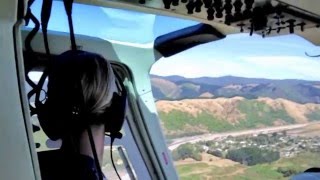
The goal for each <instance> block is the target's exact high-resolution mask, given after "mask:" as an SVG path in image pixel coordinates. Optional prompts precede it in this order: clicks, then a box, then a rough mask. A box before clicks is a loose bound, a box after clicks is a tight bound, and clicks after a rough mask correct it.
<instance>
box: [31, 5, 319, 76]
mask: <svg viewBox="0 0 320 180" xmlns="http://www.w3.org/2000/svg"><path fill="white" fill-rule="evenodd" d="M40 8H41V1H35V3H34V5H33V7H32V10H33V13H34V14H35V15H36V16H37V17H39V16H40ZM73 19H74V27H75V28H74V29H75V32H76V33H77V34H83V35H87V36H94V37H99V38H102V39H105V40H109V41H112V40H113V41H118V42H127V43H131V44H133V45H137V46H138V45H147V46H151V47H152V46H153V40H154V39H155V38H156V37H157V36H160V35H163V34H166V33H169V32H172V31H175V30H178V29H181V28H184V27H188V26H192V25H195V24H197V22H194V21H188V20H181V19H176V18H170V17H165V16H156V15H152V14H144V13H139V12H133V11H126V10H118V9H111V8H99V7H94V6H87V5H79V4H75V5H74V7H73ZM29 27H32V23H30V24H29ZM49 30H55V31H62V32H68V24H67V18H66V15H65V12H64V7H63V4H62V2H57V1H54V4H53V9H52V16H51V19H50V22H49ZM306 52H307V53H309V54H320V48H319V47H317V46H314V45H313V44H311V43H310V42H308V41H306V40H304V39H303V38H301V37H299V36H296V35H286V36H277V37H268V38H262V37H261V36H258V35H253V36H249V35H248V34H244V33H242V34H235V35H228V36H227V37H226V38H224V39H222V40H218V41H215V42H211V43H207V44H204V45H200V46H196V47H194V48H192V49H189V50H186V51H184V52H182V53H179V54H177V55H174V56H172V57H169V58H162V59H160V60H159V61H157V62H156V63H155V65H154V66H153V67H152V69H151V71H150V73H151V74H156V75H163V76H168V75H180V76H184V77H202V76H209V77H220V76H226V75H232V76H240V77H258V78H269V79H305V80H320V73H319V72H320V70H318V69H320V58H310V57H307V56H306V55H305V53H306Z"/></svg>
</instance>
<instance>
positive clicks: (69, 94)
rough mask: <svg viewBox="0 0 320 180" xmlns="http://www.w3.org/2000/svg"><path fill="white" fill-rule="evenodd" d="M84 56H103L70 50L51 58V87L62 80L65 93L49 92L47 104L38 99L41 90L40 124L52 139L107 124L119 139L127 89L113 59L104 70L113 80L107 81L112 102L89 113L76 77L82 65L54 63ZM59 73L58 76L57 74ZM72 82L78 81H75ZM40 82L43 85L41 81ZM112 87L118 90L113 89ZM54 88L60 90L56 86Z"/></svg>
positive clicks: (38, 107)
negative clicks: (100, 111) (114, 66)
mask: <svg viewBox="0 0 320 180" xmlns="http://www.w3.org/2000/svg"><path fill="white" fill-rule="evenodd" d="M81 58H101V57H100V56H99V55H97V54H95V53H90V52H85V51H67V52H64V53H62V54H61V55H58V56H56V57H55V58H54V59H52V60H51V63H50V64H49V67H48V69H49V70H48V73H47V74H48V81H49V83H48V89H49V88H51V89H53V88H56V87H53V86H56V84H55V83H57V82H58V81H62V82H63V87H64V88H63V89H59V90H58V91H62V90H64V92H62V93H60V95H59V97H52V96H51V94H50V91H48V94H47V97H46V101H45V102H44V103H42V102H41V101H40V100H39V93H40V92H38V93H37V95H38V97H36V101H35V105H36V109H37V115H38V119H39V122H40V125H41V127H42V129H43V131H44V132H45V133H46V135H47V136H48V137H49V138H50V139H52V140H57V139H59V138H61V137H63V136H64V135H67V134H68V133H70V131H82V130H84V129H86V127H88V126H89V125H92V124H105V132H106V133H108V135H109V136H110V137H113V138H119V139H120V138H121V137H122V134H121V133H120V130H121V128H122V125H123V123H124V120H125V114H126V107H127V91H126V88H125V87H124V84H123V83H122V82H121V79H120V76H119V74H118V73H117V72H116V71H114V70H113V69H112V67H111V64H110V62H108V61H107V64H108V66H107V67H106V69H105V71H106V72H107V74H108V77H110V78H109V79H110V82H106V83H108V89H107V92H110V93H113V94H110V95H109V96H112V99H111V103H110V105H109V107H107V108H106V109H105V111H104V113H102V114H101V115H99V116H90V115H89V114H87V113H86V110H85V109H84V107H83V104H84V100H83V95H82V89H81V86H80V84H77V83H76V82H77V80H74V78H77V77H76V76H78V75H79V73H81V72H79V71H81V70H79V68H81V67H73V68H72V67H71V66H69V65H66V66H65V67H62V68H59V67H57V65H55V64H56V62H57V61H60V62H61V61H62V62H64V64H68V63H71V64H73V63H72V62H70V61H77V60H80V59H81ZM57 74H59V75H58V76H57ZM61 78H63V80H61ZM68 80H69V81H68ZM54 81H56V82H54ZM112 81H113V82H112ZM71 82H75V84H72V83H71ZM78 82H80V81H78ZM113 83H114V84H113ZM39 84H40V85H41V82H40V81H39ZM60 86H61V85H60ZM114 86H116V87H114ZM112 87H113V88H115V89H112ZM41 89H42V88H41ZM55 90H56V91H57V89H55ZM53 98H54V99H53ZM58 101H61V102H58ZM71 133H72V132H71Z"/></svg>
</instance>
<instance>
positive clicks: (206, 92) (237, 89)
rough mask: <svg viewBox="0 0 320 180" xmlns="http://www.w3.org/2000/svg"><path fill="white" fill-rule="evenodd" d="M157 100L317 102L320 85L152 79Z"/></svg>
mask: <svg viewBox="0 0 320 180" xmlns="http://www.w3.org/2000/svg"><path fill="white" fill-rule="evenodd" d="M151 80H152V89H153V95H154V97H155V98H156V99H162V100H164V99H166V100H179V99H190V98H195V99H197V98H212V97H214V98H216V97H227V98H230V97H235V96H241V97H245V98H247V99H256V98H258V97H268V98H272V99H277V98H282V99H288V100H291V101H294V102H298V103H303V104H304V103H320V82H318V81H304V80H294V79H288V80H272V79H259V78H242V77H234V76H224V77H218V78H213V77H201V78H184V77H181V76H167V77H161V76H154V75H152V76H151Z"/></svg>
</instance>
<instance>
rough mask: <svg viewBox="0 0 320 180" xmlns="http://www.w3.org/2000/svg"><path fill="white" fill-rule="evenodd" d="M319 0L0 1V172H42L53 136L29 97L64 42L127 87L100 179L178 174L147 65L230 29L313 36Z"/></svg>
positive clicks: (41, 96) (319, 32) (315, 39)
mask: <svg viewBox="0 0 320 180" xmlns="http://www.w3.org/2000/svg"><path fill="white" fill-rule="evenodd" d="M68 5H69V7H68ZM319 5H320V2H318V1H317V0H310V1H308V2H306V1H303V2H302V1H294V0H181V1H180V0H134V1H127V0H74V1H73V0H21V1H20V0H4V1H2V2H0V62H1V64H0V82H1V88H0V94H1V96H0V104H1V108H0V134H1V136H0V142H1V144H2V145H1V148H0V160H1V167H2V168H1V169H0V175H1V178H0V179H2V178H3V179H17V180H18V179H27V180H29V179H30V180H31V179H41V171H40V165H39V161H38V160H39V157H40V154H41V153H44V152H50V151H54V150H56V149H59V148H60V146H61V140H52V139H49V138H48V136H47V135H46V134H45V133H44V131H43V127H41V125H40V124H41V123H40V122H39V119H38V117H37V116H38V112H39V111H38V110H37V105H36V104H37V102H38V103H39V102H45V101H46V91H47V84H48V79H47V77H46V68H47V67H48V66H49V63H50V61H52V60H54V59H55V58H56V57H57V56H58V55H59V54H61V53H63V52H65V51H67V50H70V49H73V50H83V51H89V52H94V53H98V54H100V55H102V56H103V57H104V58H106V59H108V60H110V62H111V65H112V68H113V71H115V72H117V74H118V75H119V76H118V81H119V82H121V84H123V85H124V87H125V89H126V90H127V99H128V102H127V103H128V106H127V109H126V113H125V114H123V119H124V122H123V125H122V128H120V129H121V130H120V132H121V134H122V135H123V136H122V138H121V139H115V140H114V144H113V145H112V143H113V139H112V138H109V137H106V140H105V153H104V157H103V162H102V165H101V170H102V172H103V173H104V175H105V176H106V178H107V179H118V178H120V179H143V180H145V179H146V180H147V179H170V180H171V179H179V175H178V173H177V170H176V168H175V165H174V162H173V159H172V155H171V151H170V150H169V149H168V146H167V142H166V138H165V137H164V133H163V130H162V128H161V126H162V124H161V121H159V116H158V112H157V109H156V105H155V101H154V95H153V92H152V84H151V81H150V77H149V74H150V69H151V67H152V66H153V64H155V62H157V61H158V60H159V59H161V58H169V57H171V56H174V55H176V54H179V53H181V52H183V51H187V50H188V49H191V48H193V47H196V46H199V45H202V44H206V43H210V42H214V41H219V40H221V39H224V38H225V37H226V36H228V35H231V34H238V33H246V34H247V35H248V36H252V35H259V36H261V37H263V38H269V37H275V36H282V35H287V34H296V35H299V36H301V37H303V38H305V39H306V40H308V41H310V42H311V43H313V44H315V45H319V44H320V8H319ZM306 56H315V57H316V56H317V55H310V54H306ZM199 63H201V62H200V60H199ZM182 68H183V67H182ZM71 71H72V70H70V72H71ZM186 73H188V72H186ZM61 103H63V102H61ZM57 113H59V112H57ZM112 154H113V155H112ZM114 163H115V165H114ZM190 178H191V179H192V177H190ZM209 179H210V178H209Z"/></svg>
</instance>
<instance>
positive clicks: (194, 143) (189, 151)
mask: <svg viewBox="0 0 320 180" xmlns="http://www.w3.org/2000/svg"><path fill="white" fill-rule="evenodd" d="M306 52H307V53H309V54H310V53H311V54H312V53H316V52H320V49H319V47H316V46H314V45H312V44H311V43H309V42H308V41H306V40H304V39H302V38H300V37H298V36H295V35H288V36H279V37H272V38H262V37H260V36H256V35H253V36H249V35H248V34H237V35H230V36H228V37H226V38H225V39H223V40H220V41H215V42H212V43H208V44H204V45H200V46H197V47H194V48H192V49H189V50H187V51H184V52H181V53H179V54H177V55H174V56H172V57H169V58H163V59H161V60H159V61H158V62H157V63H155V64H154V66H153V67H152V69H151V76H150V78H151V82H152V90H153V95H154V98H155V99H156V102H155V103H156V107H157V110H158V115H159V119H160V122H161V126H162V128H163V132H164V134H165V137H166V138H167V144H168V148H169V150H170V151H171V153H172V157H173V160H174V164H175V167H176V169H177V171H178V174H179V176H180V178H181V179H182V180H184V179H252V180H253V179H288V178H289V177H291V176H292V175H294V174H297V173H300V172H303V171H305V170H306V169H308V168H311V167H319V165H320V156H319V155H320V137H319V130H320V73H319V70H318V69H319V68H320V59H319V58H311V57H308V56H307V55H306Z"/></svg>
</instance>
